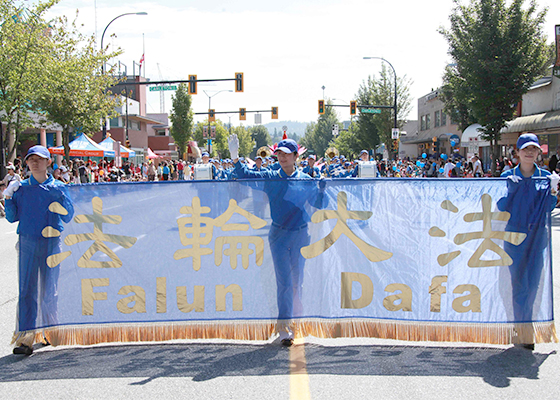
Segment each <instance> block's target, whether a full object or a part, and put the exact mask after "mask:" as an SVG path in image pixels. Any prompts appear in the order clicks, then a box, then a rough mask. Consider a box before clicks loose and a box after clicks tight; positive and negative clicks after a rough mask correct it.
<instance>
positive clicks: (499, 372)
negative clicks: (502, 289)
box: [0, 209, 560, 400]
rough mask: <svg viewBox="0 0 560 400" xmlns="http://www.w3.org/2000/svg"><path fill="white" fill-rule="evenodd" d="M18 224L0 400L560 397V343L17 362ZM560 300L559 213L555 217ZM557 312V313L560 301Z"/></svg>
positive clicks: (0, 246) (9, 228)
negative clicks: (14, 341)
mask: <svg viewBox="0 0 560 400" xmlns="http://www.w3.org/2000/svg"><path fill="white" fill-rule="evenodd" d="M15 230H16V226H15V224H10V223H8V222H7V221H6V220H5V219H3V218H2V219H0V271H1V273H2V275H1V276H2V279H1V280H0V399H14V400H15V399H130V398H146V399H153V398H159V399H175V398H177V399H184V398H196V399H245V400H251V399H259V400H260V399H309V398H312V399H407V400H409V399H434V398H437V399H526V398H537V399H539V400H544V399H555V400H556V399H559V398H560V382H559V379H558V377H559V371H560V357H559V355H558V354H557V353H558V350H559V349H560V345H559V344H543V345H537V348H536V350H535V351H534V352H530V351H527V350H525V349H520V348H514V347H512V346H487V345H473V344H457V343H453V344H451V343H446V344H441V343H427V342H422V343H412V342H398V341H390V340H379V339H328V340H326V339H317V338H305V340H304V341H303V342H302V343H300V344H298V345H296V346H293V347H292V348H290V349H287V348H283V347H280V346H278V345H277V344H275V343H271V342H233V341H225V340H197V341H174V342H167V343H164V344H163V343H162V344H133V345H131V344H126V345H99V346H90V347H67V346H60V347H57V348H53V347H44V348H40V349H39V348H37V349H36V351H35V352H34V353H33V355H32V356H30V357H23V356H15V355H13V354H12V347H11V345H10V341H11V336H12V333H13V329H14V324H15V308H16V302H17V301H16V298H17V274H16V253H15V248H14V246H15V243H16V240H17V236H16V233H15ZM553 254H554V269H555V270H554V276H555V277H556V279H555V283H554V287H555V289H556V290H555V291H556V293H557V294H558V293H560V209H556V210H555V211H554V212H553ZM554 303H555V309H556V310H559V309H560V301H559V296H558V295H557V296H556V297H555V301H554Z"/></svg>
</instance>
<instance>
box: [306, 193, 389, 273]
mask: <svg viewBox="0 0 560 400" xmlns="http://www.w3.org/2000/svg"><path fill="white" fill-rule="evenodd" d="M336 201H337V208H338V209H337V210H319V211H316V212H315V213H314V214H313V216H312V217H311V221H312V222H314V223H316V224H317V223H319V222H323V221H326V220H328V219H336V220H337V222H336V225H335V226H334V229H333V230H332V232H331V233H329V234H328V235H327V236H325V237H324V238H323V239H321V240H319V241H318V242H315V243H312V244H310V245H309V246H306V247H302V248H301V254H302V255H303V257H305V258H307V259H309V258H313V257H317V256H318V255H320V254H322V253H324V252H325V251H327V250H328V248H329V247H331V246H332V245H333V244H334V243H335V242H336V241H337V240H338V238H339V237H340V236H341V235H345V236H346V237H348V238H349V239H350V240H351V241H352V242H353V243H354V244H355V245H356V246H357V247H358V249H360V251H361V252H362V254H363V255H365V256H366V257H367V259H368V260H370V261H371V262H378V261H385V260H388V259H389V258H391V257H392V256H393V253H389V252H387V251H384V250H381V249H378V248H376V247H374V246H372V245H370V244H368V243H366V242H364V241H363V240H362V239H360V238H359V237H358V236H356V235H355V234H354V232H352V231H351V230H350V228H349V227H348V224H347V223H346V221H347V220H349V219H354V220H361V221H365V220H367V219H369V218H370V217H371V216H372V215H373V213H372V212H371V211H349V210H348V206H347V194H346V193H345V192H339V193H338V195H337V198H336Z"/></svg>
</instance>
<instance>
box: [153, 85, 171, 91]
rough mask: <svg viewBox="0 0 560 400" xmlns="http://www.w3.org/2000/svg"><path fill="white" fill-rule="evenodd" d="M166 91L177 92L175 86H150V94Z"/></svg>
mask: <svg viewBox="0 0 560 400" xmlns="http://www.w3.org/2000/svg"><path fill="white" fill-rule="evenodd" d="M166 90H177V86H175V85H173V86H152V87H150V92H161V91H166Z"/></svg>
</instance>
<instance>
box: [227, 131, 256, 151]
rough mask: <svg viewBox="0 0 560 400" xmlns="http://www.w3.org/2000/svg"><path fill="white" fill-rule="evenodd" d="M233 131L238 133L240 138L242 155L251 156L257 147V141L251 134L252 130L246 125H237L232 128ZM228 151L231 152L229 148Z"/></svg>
mask: <svg viewBox="0 0 560 400" xmlns="http://www.w3.org/2000/svg"><path fill="white" fill-rule="evenodd" d="M231 133H232V134H233V133H234V134H236V135H237V138H238V139H239V155H240V156H242V157H249V156H250V155H251V152H252V151H253V150H254V147H255V141H254V140H253V138H252V136H251V131H250V130H248V129H246V128H245V127H244V126H236V127H235V128H232V130H231ZM227 153H228V154H229V150H227ZM228 157H229V155H228Z"/></svg>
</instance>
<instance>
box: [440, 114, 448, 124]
mask: <svg viewBox="0 0 560 400" xmlns="http://www.w3.org/2000/svg"><path fill="white" fill-rule="evenodd" d="M446 125H447V114H445V113H444V112H443V111H442V112H441V126H446Z"/></svg>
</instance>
